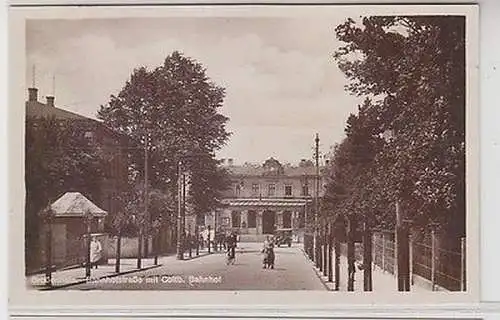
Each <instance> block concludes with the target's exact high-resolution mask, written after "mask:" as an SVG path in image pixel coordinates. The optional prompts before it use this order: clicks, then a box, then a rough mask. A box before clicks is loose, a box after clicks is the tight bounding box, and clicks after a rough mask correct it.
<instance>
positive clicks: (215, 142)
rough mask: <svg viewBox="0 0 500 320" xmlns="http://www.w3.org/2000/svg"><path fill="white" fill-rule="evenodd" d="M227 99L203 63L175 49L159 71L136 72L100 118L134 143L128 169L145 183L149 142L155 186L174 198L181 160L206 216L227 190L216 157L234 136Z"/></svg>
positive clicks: (103, 108)
mask: <svg viewBox="0 0 500 320" xmlns="http://www.w3.org/2000/svg"><path fill="white" fill-rule="evenodd" d="M224 97H225V90H224V88H222V87H220V86H218V85H216V84H215V83H214V82H212V81H211V80H210V78H209V77H208V76H207V74H206V69H205V68H204V67H203V65H202V64H200V63H199V62H197V61H195V60H194V59H191V58H188V57H186V56H184V55H183V54H181V53H180V52H177V51H175V52H173V53H172V54H171V55H169V56H168V57H167V58H166V59H165V61H164V63H163V65H161V66H159V67H157V68H154V69H152V70H148V69H147V68H145V67H140V68H137V69H135V70H134V71H133V73H132V75H131V76H130V79H129V80H128V81H127V82H126V83H125V86H124V87H123V88H122V90H121V91H120V92H119V93H118V94H117V95H112V96H111V98H110V101H109V103H108V104H107V105H105V106H101V108H100V110H99V112H98V117H99V118H100V119H102V120H103V121H104V123H105V124H106V125H107V126H108V127H110V128H111V129H113V130H116V131H118V132H121V133H123V134H125V135H127V136H128V137H130V138H131V140H132V141H135V142H136V146H135V147H134V148H131V168H130V170H131V172H132V173H135V174H132V176H135V177H136V178H137V179H144V174H143V173H144V162H145V160H144V158H145V157H144V148H145V147H144V146H145V144H146V143H145V142H146V141H147V145H148V147H147V149H148V160H149V161H148V181H149V182H150V184H151V187H152V188H154V189H157V190H170V191H171V192H172V193H173V194H176V193H175V191H174V190H175V188H176V182H177V169H178V164H179V162H182V168H183V169H185V170H187V171H188V172H189V173H190V174H191V177H192V178H191V179H190V181H191V187H190V192H191V199H193V202H194V203H193V206H194V207H195V208H196V209H197V210H198V213H199V214H202V213H205V212H206V211H208V210H210V209H212V208H214V206H216V205H217V203H216V202H214V201H213V200H212V199H217V198H218V197H217V195H218V194H219V192H220V190H221V189H222V188H224V187H225V184H224V178H223V176H224V172H223V171H221V170H220V169H219V168H218V164H217V161H216V160H215V156H214V154H215V151H216V150H218V149H220V148H221V147H222V146H223V145H224V144H225V143H226V142H227V140H228V139H229V136H230V133H229V132H228V131H227V130H226V122H227V120H228V118H227V117H225V116H224V115H222V114H221V113H220V112H219V109H220V107H222V104H223V101H224ZM200 211H205V212H200Z"/></svg>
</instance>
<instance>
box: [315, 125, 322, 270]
mask: <svg viewBox="0 0 500 320" xmlns="http://www.w3.org/2000/svg"><path fill="white" fill-rule="evenodd" d="M315 142H316V147H315V152H314V157H315V159H316V188H315V197H314V200H315V201H314V262H315V263H316V267H318V268H320V267H321V261H320V260H321V257H320V256H321V253H320V250H319V243H318V215H319V134H317V133H316V139H315Z"/></svg>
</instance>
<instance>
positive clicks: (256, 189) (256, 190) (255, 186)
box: [252, 183, 259, 196]
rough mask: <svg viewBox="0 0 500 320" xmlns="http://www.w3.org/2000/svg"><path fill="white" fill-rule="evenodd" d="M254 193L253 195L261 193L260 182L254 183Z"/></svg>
mask: <svg viewBox="0 0 500 320" xmlns="http://www.w3.org/2000/svg"><path fill="white" fill-rule="evenodd" d="M252 195H253V196H258V195H259V184H257V183H254V184H252Z"/></svg>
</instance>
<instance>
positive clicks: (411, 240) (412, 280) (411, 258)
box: [409, 235, 415, 285]
mask: <svg viewBox="0 0 500 320" xmlns="http://www.w3.org/2000/svg"><path fill="white" fill-rule="evenodd" d="M409 238H410V239H409V241H410V285H414V284H415V281H414V278H413V237H412V236H411V235H410V237H409Z"/></svg>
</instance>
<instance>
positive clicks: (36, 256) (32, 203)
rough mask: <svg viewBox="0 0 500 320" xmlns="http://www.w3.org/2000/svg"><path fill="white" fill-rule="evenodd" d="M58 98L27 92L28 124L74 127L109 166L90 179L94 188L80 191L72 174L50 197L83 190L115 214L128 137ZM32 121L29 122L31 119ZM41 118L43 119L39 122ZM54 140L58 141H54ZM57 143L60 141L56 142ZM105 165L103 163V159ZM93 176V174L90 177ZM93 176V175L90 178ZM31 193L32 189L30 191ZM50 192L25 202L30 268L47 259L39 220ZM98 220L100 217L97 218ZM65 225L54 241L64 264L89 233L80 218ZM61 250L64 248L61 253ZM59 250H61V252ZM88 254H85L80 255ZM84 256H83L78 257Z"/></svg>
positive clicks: (100, 226)
mask: <svg viewBox="0 0 500 320" xmlns="http://www.w3.org/2000/svg"><path fill="white" fill-rule="evenodd" d="M54 102H55V98H54V97H53V96H47V97H46V102H45V103H43V102H40V101H39V100H38V90H37V89H36V88H29V91H28V101H26V105H25V107H26V120H27V122H26V124H27V125H30V126H37V125H38V124H39V123H42V121H41V120H42V119H52V120H55V122H54V123H65V124H68V125H69V126H71V127H72V128H75V132H74V133H75V134H76V135H75V139H78V141H87V142H88V144H89V145H95V146H99V148H100V149H101V150H102V152H103V156H104V157H105V159H106V160H107V161H106V165H104V167H103V168H102V169H103V175H102V177H101V178H99V181H91V182H92V185H93V186H94V187H92V190H87V193H86V192H82V190H80V189H79V188H80V186H81V184H79V182H78V179H76V181H73V178H74V177H73V176H71V173H69V175H68V177H67V181H65V183H64V185H65V188H66V189H65V190H59V191H56V192H62V193H61V194H59V195H57V194H52V195H50V197H51V198H52V196H54V197H55V198H54V200H55V199H57V198H59V197H60V196H62V195H63V194H64V193H66V192H82V193H84V195H85V196H86V197H88V198H89V199H91V201H92V202H93V203H94V204H95V205H97V206H98V207H99V208H101V209H103V210H105V211H106V212H107V213H108V217H111V216H113V214H114V213H116V212H117V211H118V210H119V205H120V204H119V203H118V201H117V197H116V195H117V194H118V193H119V192H120V191H121V190H123V187H125V186H126V184H127V175H128V161H127V158H128V157H127V154H126V152H127V151H126V147H127V140H126V138H125V137H123V136H121V135H119V134H117V133H116V132H114V131H112V130H110V129H109V128H107V127H105V126H104V125H103V124H102V123H101V122H100V121H97V120H95V119H91V118H88V117H85V116H82V115H79V114H77V113H74V112H70V111H67V110H64V109H61V108H58V107H56V106H55V103H54ZM28 120H29V121H28ZM39 120H40V121H39ZM31 142H32V141H26V143H27V148H29V147H30V143H31ZM54 142H55V141H54ZM55 143H57V142H55ZM58 147H60V148H70V146H67V145H60V146H58ZM64 152H68V153H71V152H73V151H72V150H71V149H68V150H65V151H64ZM36 161H42V159H27V163H31V164H32V163H34V162H36ZM103 164H104V162H103ZM27 172H28V173H27V174H30V175H32V176H30V177H29V178H30V180H31V181H36V180H37V179H44V178H43V177H36V175H37V172H36V171H32V170H31V171H27ZM89 178H90V177H89ZM90 179H92V178H90ZM28 192H29V190H28ZM50 193H51V192H47V193H46V194H45V195H42V194H31V196H30V197H28V196H27V203H26V243H27V245H26V264H27V269H37V268H38V267H39V266H40V264H41V263H42V260H43V259H44V255H45V253H44V250H45V248H44V243H45V242H44V240H42V239H43V237H44V236H45V235H44V234H45V231H44V230H46V226H44V225H43V222H42V221H40V220H39V219H38V218H37V217H38V213H39V212H40V210H41V209H42V208H41V206H44V205H45V203H44V202H45V201H49V199H43V198H44V197H47V196H48V195H49V194H50ZM96 219H97V217H96ZM70 220H71V222H68V223H66V224H65V225H64V227H65V229H64V230H62V229H61V230H59V229H57V228H56V229H57V230H54V233H53V238H54V239H55V240H54V241H53V242H54V244H55V247H54V248H53V250H52V255H53V258H54V257H65V259H64V260H67V261H61V264H65V263H70V262H71V261H73V260H71V259H66V258H67V256H69V255H71V254H80V249H81V243H82V242H81V236H82V234H84V233H85V232H86V227H85V224H84V223H82V221H81V219H70ZM94 222H95V221H93V222H92V224H91V225H92V228H91V229H92V232H104V231H106V230H105V228H104V223H99V224H96V223H94ZM63 238H64V239H65V240H64V241H58V240H57V239H63ZM59 251H61V252H62V251H64V253H60V252H59ZM58 252H59V253H58ZM80 255H81V256H83V257H84V256H85V255H84V254H83V255H82V254H80ZM78 258H81V257H78ZM56 262H57V261H56Z"/></svg>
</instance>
